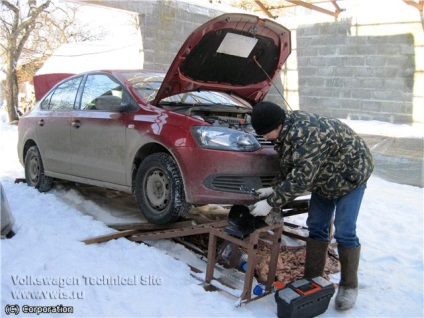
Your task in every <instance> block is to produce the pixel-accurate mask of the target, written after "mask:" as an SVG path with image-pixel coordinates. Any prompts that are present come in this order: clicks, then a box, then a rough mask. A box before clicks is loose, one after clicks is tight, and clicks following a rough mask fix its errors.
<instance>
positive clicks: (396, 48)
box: [296, 20, 416, 123]
mask: <svg viewBox="0 0 424 318" xmlns="http://www.w3.org/2000/svg"><path fill="white" fill-rule="evenodd" d="M296 36H297V52H296V53H297V60H298V78H299V103H300V108H301V109H303V110H308V111H313V112H321V113H325V114H328V115H332V116H336V117H339V118H349V119H373V120H381V121H389V122H406V123H410V122H412V120H413V118H412V109H413V107H412V97H413V82H414V73H415V69H416V68H415V54H414V37H413V36H412V34H398V35H387V36H355V35H352V34H351V20H349V21H342V22H332V23H321V24H315V25H312V26H301V27H299V28H298V29H297V34H296Z"/></svg>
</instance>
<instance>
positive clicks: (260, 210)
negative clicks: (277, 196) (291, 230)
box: [250, 200, 272, 216]
mask: <svg viewBox="0 0 424 318" xmlns="http://www.w3.org/2000/svg"><path fill="white" fill-rule="evenodd" d="M271 210H272V206H270V205H269V204H268V202H267V201H266V200H262V201H258V202H256V203H255V204H254V205H253V210H252V211H250V214H252V215H254V216H265V215H268V214H269V212H271Z"/></svg>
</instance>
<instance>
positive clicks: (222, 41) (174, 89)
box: [153, 13, 291, 105]
mask: <svg viewBox="0 0 424 318" xmlns="http://www.w3.org/2000/svg"><path fill="white" fill-rule="evenodd" d="M290 53H291V43H290V31H289V30H288V29H287V28H285V27H284V26H282V25H281V24H278V23H276V22H274V21H271V20H268V19H260V18H259V17H257V16H254V15H248V14H238V13H236V14H234V13H230V14H223V15H221V16H219V17H216V18H214V19H212V20H209V21H208V22H206V23H205V24H203V25H202V26H200V27H199V28H197V29H196V30H195V31H194V32H193V33H191V35H190V36H189V37H188V38H187V40H186V41H185V43H184V44H183V46H182V47H181V49H180V50H179V52H178V54H177V55H176V57H175V59H174V61H173V62H172V64H171V66H170V68H169V70H168V73H167V74H166V76H165V78H164V81H163V83H162V85H161V87H160V88H159V91H158V93H157V95H156V97H155V99H154V101H153V104H155V105H157V104H158V103H159V101H160V100H162V99H163V98H166V97H169V96H171V95H175V94H179V93H185V92H191V91H200V90H212V91H223V92H227V93H230V94H235V95H237V96H239V97H241V98H243V99H245V100H247V101H249V102H250V103H252V104H255V103H257V102H259V101H261V100H262V99H263V98H264V97H265V95H266V94H267V93H268V90H269V88H270V86H271V81H272V80H274V78H275V77H276V76H277V74H278V70H279V69H280V68H281V67H282V65H283V64H284V62H285V61H286V59H287V57H288V56H289V55H290Z"/></svg>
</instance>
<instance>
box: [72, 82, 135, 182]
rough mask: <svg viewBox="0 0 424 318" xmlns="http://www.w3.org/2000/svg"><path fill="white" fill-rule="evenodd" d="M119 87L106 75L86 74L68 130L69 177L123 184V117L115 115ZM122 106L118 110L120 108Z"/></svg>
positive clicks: (124, 129) (118, 84)
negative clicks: (78, 106) (69, 141)
mask: <svg viewBox="0 0 424 318" xmlns="http://www.w3.org/2000/svg"><path fill="white" fill-rule="evenodd" d="M123 92H124V90H123V88H122V85H121V84H120V83H119V82H118V81H117V80H115V79H114V78H112V77H111V76H109V75H106V74H89V75H87V78H86V80H85V84H84V88H83V91H82V96H81V103H80V109H79V110H77V111H76V112H75V115H74V118H73V121H72V122H73V127H72V128H71V144H72V157H71V167H72V174H73V175H75V176H78V177H82V178H88V179H91V180H97V181H102V182H106V183H111V184H119V185H125V184H126V176H125V162H126V160H125V159H126V142H125V132H126V125H125V117H126V116H128V115H127V114H124V113H121V112H120V111H119V106H120V105H121V104H122V97H123ZM123 107H124V106H122V108H123Z"/></svg>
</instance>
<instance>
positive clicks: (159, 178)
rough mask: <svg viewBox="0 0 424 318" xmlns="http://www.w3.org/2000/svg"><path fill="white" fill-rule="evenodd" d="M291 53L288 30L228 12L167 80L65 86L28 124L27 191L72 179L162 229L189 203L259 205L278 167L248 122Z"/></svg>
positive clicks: (82, 81)
mask: <svg viewBox="0 0 424 318" xmlns="http://www.w3.org/2000/svg"><path fill="white" fill-rule="evenodd" d="M289 54H290V32H289V31H288V30H287V29H286V28H284V27H283V26H281V25H280V24H277V23H275V22H273V21H269V20H261V19H259V18H258V17H256V16H252V15H245V14H225V15H222V16H219V17H217V18H215V19H212V20H210V21H209V22H207V23H205V24H204V25H203V26H201V27H199V28H198V29H197V30H195V31H194V32H193V33H192V34H191V35H190V36H189V38H188V39H187V40H186V42H185V43H184V44H183V46H182V48H181V49H180V51H179V52H178V53H177V55H176V57H175V59H174V62H173V63H172V64H171V66H170V69H169V70H168V72H167V73H160V72H151V71H145V70H120V71H113V70H103V71H93V72H87V73H83V74H77V75H74V76H71V77H68V78H66V79H65V80H62V81H61V82H59V83H58V84H56V85H55V86H54V87H53V88H52V89H51V90H50V91H49V92H48V93H47V94H46V95H45V96H44V97H43V98H42V99H41V100H40V101H39V102H38V103H37V106H36V107H35V108H34V109H33V110H32V111H31V112H30V113H28V114H27V115H25V116H24V117H22V118H21V120H20V121H19V126H18V130H19V142H18V154H19V159H20V161H21V163H22V164H23V165H24V167H25V176H26V179H27V182H28V184H29V185H31V186H34V187H36V188H38V190H39V191H48V190H49V189H50V188H51V186H52V184H53V181H54V179H64V180H70V181H75V182H80V183H86V184H91V185H96V186H101V187H105V188H110V189H116V190H120V191H125V192H132V193H134V194H135V196H136V198H137V201H138V204H139V206H140V210H141V211H142V213H143V214H144V215H145V217H146V218H147V220H148V221H150V222H152V223H157V224H164V223H170V222H174V221H176V220H178V219H181V218H183V217H184V216H185V215H186V214H187V212H188V211H189V209H190V207H191V206H192V205H205V204H249V203H252V202H254V201H255V198H254V197H253V196H252V195H251V193H249V192H250V190H251V189H252V188H255V189H256V188H260V187H265V186H269V185H270V182H271V180H272V178H273V177H274V176H275V175H276V174H277V172H278V161H277V158H276V154H275V152H274V150H273V147H272V145H271V144H267V143H266V142H264V141H263V140H261V138H260V136H255V133H254V130H253V129H252V126H251V124H250V113H251V110H252V105H254V104H255V103H257V102H258V101H260V100H263V98H264V97H265V95H266V93H267V92H268V90H269V87H270V85H271V83H270V82H271V80H272V79H274V78H275V77H276V75H277V74H278V70H279V69H280V67H281V66H282V65H283V64H284V62H285V60H286V59H287V57H288V55H289ZM44 76H47V77H48V76H49V75H44ZM52 76H53V75H52ZM54 76H55V77H56V78H61V77H60V76H57V74H56V75H54ZM38 82H39V83H51V81H48V80H47V81H38ZM36 83H37V81H36ZM39 89H40V88H39ZM41 90H43V91H45V90H46V89H45V87H44V88H41Z"/></svg>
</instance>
